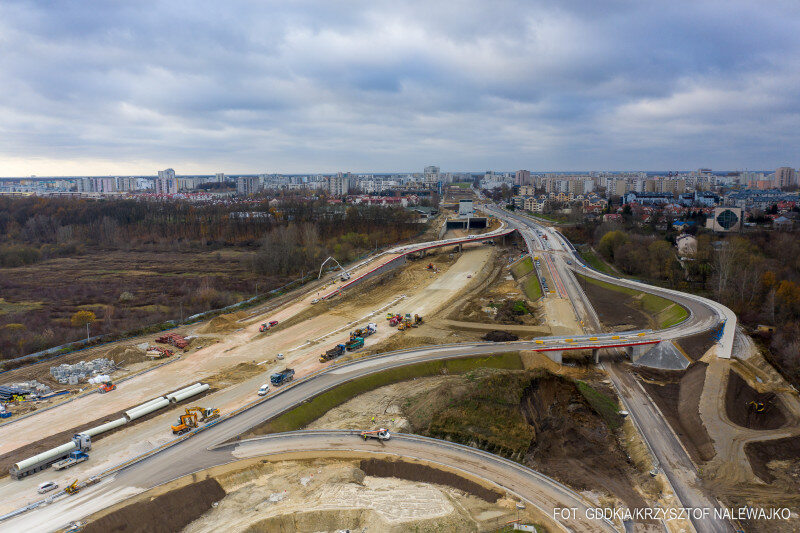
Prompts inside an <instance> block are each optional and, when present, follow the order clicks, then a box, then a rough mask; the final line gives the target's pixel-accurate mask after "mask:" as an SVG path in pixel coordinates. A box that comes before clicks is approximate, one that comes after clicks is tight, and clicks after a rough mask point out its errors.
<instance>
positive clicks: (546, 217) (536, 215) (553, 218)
mask: <svg viewBox="0 0 800 533" xmlns="http://www.w3.org/2000/svg"><path fill="white" fill-rule="evenodd" d="M528 213H530V215H531V216H532V217H534V218H541V219H544V220H549V221H550V222H556V223H560V222H566V221H567V219H566V218H564V217H559V216H556V215H545V214H544V213H533V212H531V211H528Z"/></svg>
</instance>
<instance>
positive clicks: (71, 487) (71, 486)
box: [64, 479, 80, 494]
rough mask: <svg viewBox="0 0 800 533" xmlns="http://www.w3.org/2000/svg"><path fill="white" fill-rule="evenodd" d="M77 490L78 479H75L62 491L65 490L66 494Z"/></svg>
mask: <svg viewBox="0 0 800 533" xmlns="http://www.w3.org/2000/svg"><path fill="white" fill-rule="evenodd" d="M79 490H80V489H79V488H78V480H77V479H76V480H75V481H73V482H72V483H71V484H69V485H68V486H67V488H65V489H64V492H66V493H67V494H75V493H76V492H78V491H79Z"/></svg>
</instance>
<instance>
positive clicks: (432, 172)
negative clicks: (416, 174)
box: [422, 165, 439, 184]
mask: <svg viewBox="0 0 800 533" xmlns="http://www.w3.org/2000/svg"><path fill="white" fill-rule="evenodd" d="M422 175H423V177H424V180H425V183H427V184H432V183H436V182H438V181H439V167H437V166H434V165H431V166H427V167H425V170H424V171H423V173H422Z"/></svg>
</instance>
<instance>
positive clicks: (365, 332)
mask: <svg viewBox="0 0 800 533" xmlns="http://www.w3.org/2000/svg"><path fill="white" fill-rule="evenodd" d="M376 331H378V325H377V324H375V323H374V322H370V323H369V324H367V326H366V327H364V328H358V329H357V330H355V331H351V332H350V340H353V339H355V338H356V337H362V338H363V337H369V336H370V335H372V334H373V333H375V332H376Z"/></svg>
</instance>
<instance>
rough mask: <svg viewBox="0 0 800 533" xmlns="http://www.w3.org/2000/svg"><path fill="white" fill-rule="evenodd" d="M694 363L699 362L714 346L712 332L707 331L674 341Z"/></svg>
mask: <svg viewBox="0 0 800 533" xmlns="http://www.w3.org/2000/svg"><path fill="white" fill-rule="evenodd" d="M674 342H675V344H677V345H678V346H679V347H680V349H681V350H683V352H684V353H685V354H686V355H687V356H688V357H689V359H691V360H692V361H699V360H700V358H701V357H703V355H704V354H705V353H706V352H707V351H708V350H709V348H711V347H712V346H713V345H714V342H715V341H714V338H713V337H712V336H711V332H709V331H705V332H703V333H697V334H695V335H690V336H689V337H682V338H680V339H677V340H675V341H674Z"/></svg>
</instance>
